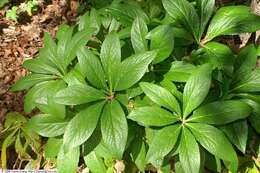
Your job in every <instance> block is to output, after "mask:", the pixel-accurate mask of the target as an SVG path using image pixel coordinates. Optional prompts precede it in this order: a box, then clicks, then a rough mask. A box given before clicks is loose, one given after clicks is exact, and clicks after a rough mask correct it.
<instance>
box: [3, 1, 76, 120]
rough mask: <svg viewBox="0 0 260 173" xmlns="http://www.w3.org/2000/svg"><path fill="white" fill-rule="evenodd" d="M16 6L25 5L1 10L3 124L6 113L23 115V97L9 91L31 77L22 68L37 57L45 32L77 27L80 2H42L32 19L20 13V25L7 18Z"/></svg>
mask: <svg viewBox="0 0 260 173" xmlns="http://www.w3.org/2000/svg"><path fill="white" fill-rule="evenodd" d="M14 4H15V5H16V6H18V7H19V6H21V5H23V1H15V2H13V1H12V3H11V4H8V5H7V6H5V7H4V8H2V9H1V10H0V121H1V120H2V119H3V116H4V115H5V114H6V113H7V112H11V111H17V112H23V97H24V93H23V92H16V93H13V92H10V91H9V89H10V87H11V86H12V85H13V84H14V83H15V82H16V81H17V80H18V79H20V78H21V77H22V76H25V75H26V74H27V73H28V72H27V71H26V69H24V68H23V67H22V64H23V62H24V60H25V59H27V58H32V57H35V56H37V53H38V51H39V48H41V47H42V46H43V43H42V38H43V34H44V32H49V33H50V34H51V35H52V36H54V35H55V33H56V31H57V28H58V26H59V25H60V24H62V23H68V24H72V23H75V21H76V18H77V7H78V5H79V2H78V1H67V0H53V1H50V2H48V1H42V2H40V3H39V6H38V9H37V11H36V12H35V13H34V14H33V15H32V16H29V15H28V14H27V13H25V12H19V11H18V13H19V16H18V22H13V21H10V20H7V19H6V18H5V13H6V11H7V10H8V9H10V8H11V7H12V5H14Z"/></svg>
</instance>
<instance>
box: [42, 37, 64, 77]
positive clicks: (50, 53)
mask: <svg viewBox="0 0 260 173" xmlns="http://www.w3.org/2000/svg"><path fill="white" fill-rule="evenodd" d="M43 42H44V47H43V48H42V49H41V50H40V53H39V56H40V58H41V59H42V60H43V61H44V62H45V63H49V64H51V65H52V66H54V67H56V68H57V69H59V71H60V72H61V73H62V74H64V73H65V69H64V67H63V65H62V62H63V59H61V58H63V57H59V56H58V54H57V44H56V43H55V41H54V40H53V39H52V38H51V36H50V34H48V33H45V34H44V38H43ZM48 61H49V62H48Z"/></svg>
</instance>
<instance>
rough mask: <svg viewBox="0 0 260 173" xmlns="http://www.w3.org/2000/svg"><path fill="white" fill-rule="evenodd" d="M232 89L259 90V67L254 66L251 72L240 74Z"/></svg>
mask: <svg viewBox="0 0 260 173" xmlns="http://www.w3.org/2000/svg"><path fill="white" fill-rule="evenodd" d="M232 91H235V92H259V91H260V68H256V69H255V70H254V71H252V72H251V73H249V74H247V75H245V76H242V78H241V80H240V81H239V82H238V83H236V84H235V86H234V87H233V89H232Z"/></svg>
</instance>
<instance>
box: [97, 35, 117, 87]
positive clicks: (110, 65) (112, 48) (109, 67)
mask: <svg viewBox="0 0 260 173" xmlns="http://www.w3.org/2000/svg"><path fill="white" fill-rule="evenodd" d="M100 58H101V62H102V65H103V67H104V70H105V73H106V75H107V78H108V82H109V87H110V88H113V87H114V86H113V83H112V81H113V80H115V78H116V75H117V74H116V70H117V69H118V68H119V64H120V62H121V46H120V40H119V37H118V35H117V34H116V33H111V34H109V35H107V36H106V38H105V40H104V42H103V44H102V46H101V53H100Z"/></svg>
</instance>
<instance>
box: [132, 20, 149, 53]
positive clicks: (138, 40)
mask: <svg viewBox="0 0 260 173" xmlns="http://www.w3.org/2000/svg"><path fill="white" fill-rule="evenodd" d="M147 33H148V28H147V25H146V23H145V21H144V19H143V18H140V17H137V18H136V19H135V20H134V22H133V25H132V29H131V43H132V46H133V48H134V50H135V53H139V52H143V51H146V50H147V44H148V41H147V40H146V39H145V36H146V35H147Z"/></svg>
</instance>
